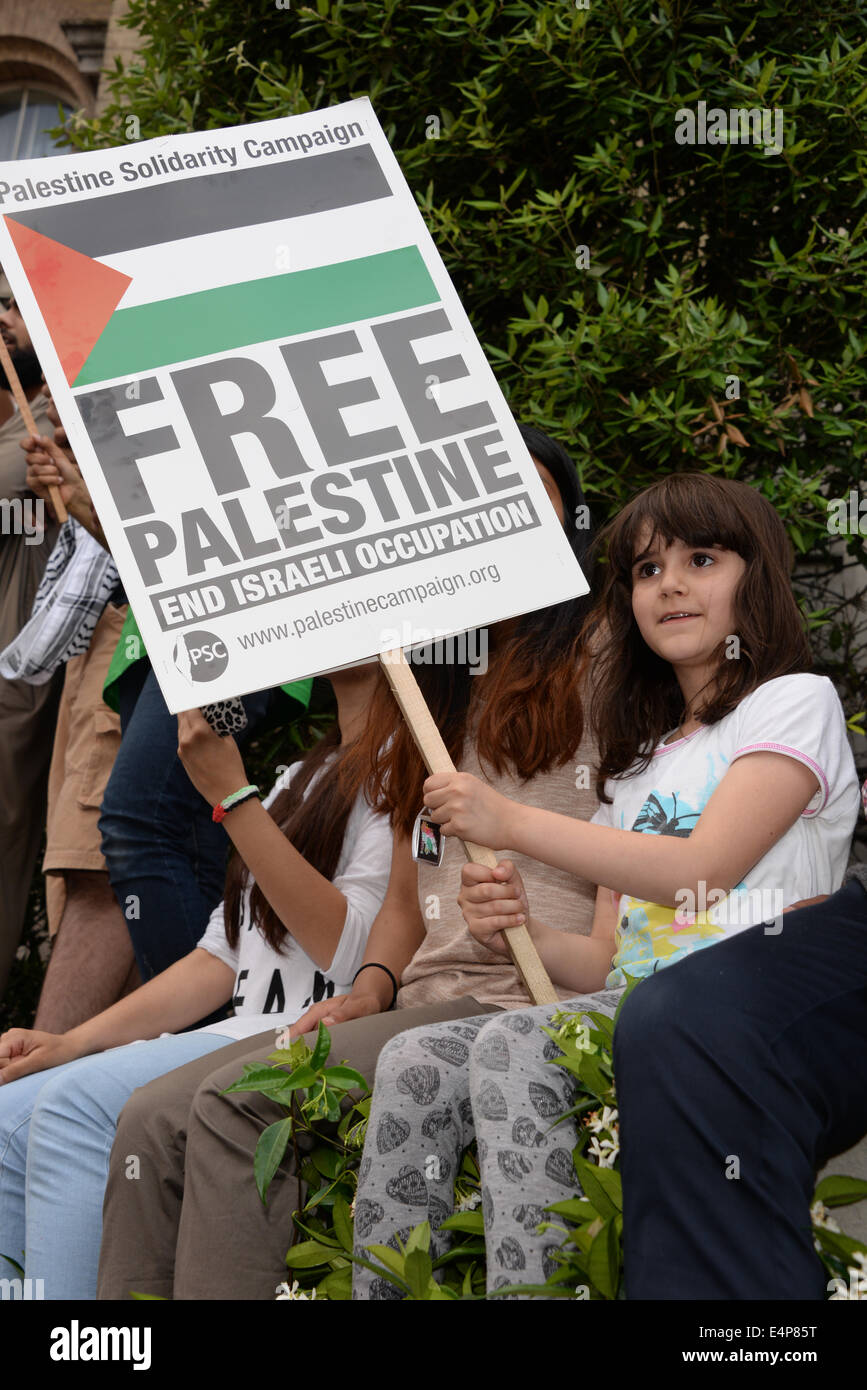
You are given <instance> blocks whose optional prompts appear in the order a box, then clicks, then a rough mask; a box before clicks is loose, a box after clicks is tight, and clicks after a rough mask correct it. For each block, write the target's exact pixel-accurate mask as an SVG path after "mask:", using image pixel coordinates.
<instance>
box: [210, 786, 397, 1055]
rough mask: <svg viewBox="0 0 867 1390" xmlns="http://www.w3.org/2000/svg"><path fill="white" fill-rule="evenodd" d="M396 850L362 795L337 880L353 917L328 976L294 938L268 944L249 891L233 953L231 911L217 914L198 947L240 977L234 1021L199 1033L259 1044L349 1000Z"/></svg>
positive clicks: (349, 918) (382, 820) (274, 790)
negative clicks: (336, 1000) (314, 1009)
mask: <svg viewBox="0 0 867 1390" xmlns="http://www.w3.org/2000/svg"><path fill="white" fill-rule="evenodd" d="M300 766H301V763H300V762H297V763H293V764H292V766H291V767H289V768H287V769H286V771H285V772H283V773H281V775H280V777H279V778H278V780H277V781H276V783H275V784H274V787H273V788H272V790H271V792H270V793H269V794H268V796H267V797H266V798H265V801H264V803H263V804H264V805H265V806H266V807H267V806H270V805H271V803H272V802H273V800H274V798H275V797H276V796H277V794H278V792H280V791H282V790H283V788H284V787H287V786H288V785H289V783H290V782H291V780H292V777H293V775H294V773H295V772H296V771H297V770H298V769H299V768H300ZM319 775H321V774H319ZM316 781H317V778H316V777H314V778H313V780H312V782H311V784H310V786H309V787H308V788H307V790H306V792H305V797H306V796H309V794H310V792H311V791H312V789H313V787H315V785H316ZM391 848H392V832H391V828H390V826H389V823H388V816H387V815H378V814H377V813H376V812H375V811H373V810H372V809H371V807H370V805H369V803H368V802H367V800H366V799H365V797H364V795H363V793H362V792H359V794H358V796H357V798H356V800H355V803H354V805H353V807H352V809H351V811H350V812H349V817H348V819H347V822H346V833H345V834H344V837H343V847H342V849H341V851H340V857H339V859H338V861H337V868H336V870H335V873H334V877H333V879H332V883H333V884H334V886H335V888H339V889H340V892H341V893H342V894H343V896H344V897H345V898H346V918H345V920H344V923H343V932H342V934H341V937H340V941H339V943H338V946H337V950H336V952H335V954H334V959H333V960H332V962H331V964H330V966H329V967H328V969H327V970H322V969H321V968H320V967H319V966H317V964H316V962H315V961H313V960H311V959H310V957H309V956H308V954H307V952H306V951H305V950H304V949H303V948H302V947H301V946H300V945H299V944H298V942H297V941H295V939H294V938H293V937H292V936H290V935H289V934H288V933H287V934H286V937H285V943H284V946H283V950H282V951H280V952H277V951H275V950H274V949H273V948H272V947H271V946H269V945H268V943H267V942H266V941H265V938H264V937H263V936H262V933H261V932H260V931H259V930H258V928H257V927H255V926H254V925H253V923H252V922H251V920H250V891H249V884H248V886H247V889H246V890H245V892H244V893H243V895H242V899H241V927H240V933H239V937H238V945H237V947H235V948H233V947H231V946H230V945H229V943H228V941H227V940H226V931H225V926H224V917H223V910H224V904H223V903H220V904H219V906H218V907H215V908H214V911H213V912H212V913H211V916H210V918H209V920H208V925H207V927H206V928H205V932H204V935H203V936H202V938H201V940H200V941H199V942H198V946H199V947H200V948H201V949H202V950H203V951H208V952H209V953H210V954H211V955H212V956H216V957H217V959H218V960H221V961H224V962H225V964H226V965H228V966H230V967H231V969H232V970H233V972H234V975H235V991H234V999H233V1003H234V1006H235V1017H234V1018H230V1019H226V1020H225V1021H224V1022H222V1023H211V1024H208V1025H206V1027H204V1028H201V1029H198V1030H197V1031H198V1032H202V1033H219V1034H222V1035H223V1036H224V1037H226V1038H247V1037H253V1036H254V1034H256V1033H263V1032H265V1030H266V1029H268V1028H272V1027H274V1028H276V1027H280V1026H284V1027H285V1026H287V1025H288V1024H290V1023H294V1022H295V1020H296V1019H297V1018H300V1017H301V1015H302V1014H303V1013H305V1012H306V1010H307V1009H308V1008H309V1007H310V1005H311V1004H313V1003H316V1002H318V1001H319V1000H320V999H326V998H331V996H332V995H334V994H348V992H349V990H350V989H351V987H352V977H353V975H354V974H355V972H356V970H357V969H358V967H359V966H360V965H361V962H362V958H363V956H364V952H365V949H366V947H367V938H368V935H369V933H370V928H371V927H372V925H373V920H374V918H375V917H376V914H377V913H378V912H379V909H380V907H381V906H382V900H383V898H384V897H385V890H386V887H387V886H388V876H389V871H390V868H391Z"/></svg>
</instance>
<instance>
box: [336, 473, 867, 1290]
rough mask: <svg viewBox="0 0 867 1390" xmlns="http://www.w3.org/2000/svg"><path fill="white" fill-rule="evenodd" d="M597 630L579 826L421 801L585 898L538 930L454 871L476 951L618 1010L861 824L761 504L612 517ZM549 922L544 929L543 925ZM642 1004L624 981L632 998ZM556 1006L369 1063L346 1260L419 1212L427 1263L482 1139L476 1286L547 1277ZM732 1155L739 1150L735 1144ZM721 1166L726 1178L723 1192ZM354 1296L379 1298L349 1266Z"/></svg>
mask: <svg viewBox="0 0 867 1390" xmlns="http://www.w3.org/2000/svg"><path fill="white" fill-rule="evenodd" d="M603 539H605V540H607V568H606V577H605V582H604V585H603V587H602V592H601V595H600V599H599V606H598V609H597V610H596V612H595V613H594V615H593V616H592V618H591V620H590V624H589V630H590V634H591V637H590V643H589V650H592V653H593V655H592V668H593V677H594V680H593V692H592V701H591V712H592V715H593V727H594V730H595V732H596V734H597V737H598V743H599V782H598V791H599V794H600V800H601V803H602V804H601V805H600V807H599V810H598V811H597V813H596V815H595V816H594V817H593V821H594V824H590V825H587V824H581V823H575V822H574V821H572V820H567V819H565V818H564V817H562V816H559V815H557V814H555V813H552V811H551V809H550V808H549V809H540V808H538V807H536V806H533V805H529V804H527V803H526V802H525V801H523V800H522V798H520V797H518V798H516V799H515V800H514V801H512V800H509V799H507V798H506V797H504V796H503V795H502V793H501V792H500V791H498V790H496V789H494V788H491V787H489V786H486V785H484V783H482V782H481V781H479V780H478V779H476V778H474V777H472V776H469V775H467V772H466V771H462V772H460V773H457V774H452V773H440V774H437V775H436V776H433V777H429V778H428V779H427V781H426V782H425V786H424V796H425V800H426V802H427V804H428V806H429V807H430V809H431V815H432V817H433V818H434V819H435V820H436V821H438V822H439V824H440V826H441V828H442V831H443V832H444V833H445V834H446V835H449V836H460V837H461V838H463V839H468V840H471V841H474V842H475V843H477V844H490V845H500V844H509V845H511V846H512V847H513V849H514V850H516V851H519V852H520V854H522V855H524V856H532V857H533V858H537V859H541V860H543V861H544V862H545V863H547V864H550V865H553V866H555V867H556V868H558V869H560V870H561V871H566V872H571V873H575V874H585V875H587V876H588V877H591V878H593V879H594V880H595V881H596V882H597V883H598V884H600V887H599V890H598V895H597V904H596V912H595V915H594V921H593V928H592V931H591V934H590V936H589V937H578V936H575V935H573V934H569V933H566V932H563V931H558V930H556V929H555V928H554V924H552V923H550V922H549V920H548V919H547V918H546V917H545V916H544V915H543V914H541V913H539V914H538V915H537V909H536V904H535V902H534V899H533V893H532V891H531V890H530V889H529V886H528V885H527V884H525V883H524V882H523V874H522V870H521V866H520V863H519V860H518V855H517V854H512V855H511V856H510V857H509V858H508V859H506V860H505V861H504V862H503V863H501V864H499V865H498V866H497V867H496V868H495V869H487V868H485V867H484V866H481V865H477V864H467V865H466V866H465V867H464V870H463V888H462V892H461V898H460V901H461V906H462V909H463V912H464V916H465V919H466V923H467V926H468V928H469V931H470V933H471V935H472V936H473V938H474V940H476V941H477V942H478V943H479V945H480V946H483V947H484V948H485V949H487V950H493V951H500V952H501V953H505V951H506V949H507V948H506V944H505V939H504V937H503V934H502V933H503V928H505V927H509V926H514V925H519V924H523V923H526V925H527V927H528V930H529V931H530V934H531V936H532V938H533V940H534V942H535V944H536V947H537V950H538V951H539V954H540V956H541V958H542V961H543V962H544V964H545V965H546V967H547V969H548V971H549V973H550V975H551V977H552V979H553V981H554V982H555V984H556V985H557V986H558V987H560V989H561V990H563V991H565V992H569V991H571V995H572V997H571V998H570V1000H569V1005H568V1009H569V1011H570V1012H574V1013H578V1014H580V1013H582V1012H584V1011H587V1010H594V1011H599V1012H602V1013H606V1014H608V1015H612V1014H613V1013H614V1012H615V1010H616V1007H617V1004H618V1003H619V1000H620V998H621V997H622V995H623V992H624V989H625V987H626V984H627V979H628V978H630V977H631V978H637V979H639V980H640V979H642V978H643V977H645V976H648V975H650V974H652V973H653V972H655V971H657V970H662V969H667V968H669V967H675V968H676V965H677V962H678V961H679V960H681V959H684V958H686V957H688V956H689V955H691V954H692V953H693V952H695V951H698V950H701V949H703V948H707V947H709V946H712V945H713V944H714V943H716V942H718V941H722V940H725V939H726V937H729V936H732V935H734V934H735V933H737V932H739V931H741V930H743V929H745V928H747V927H749V926H752V925H754V924H756V923H761V922H765V921H767V922H768V923H769V924H770V925H769V926H768V928H767V930H769V931H771V932H777V931H780V930H782V923H781V921H780V918H781V915H782V913H783V911H784V910H785V908H786V907H788V906H789V905H791V904H792V903H794V902H797V901H799V900H802V899H807V898H811V897H813V896H815V895H816V894H818V893H826V892H830V891H833V890H834V889H835V888H837V887H839V884H840V881H841V879H842V875H843V871H844V868H845V865H846V858H847V854H848V849H849V841H850V838H851V834H852V828H853V826H854V823H855V818H856V815H857V809H858V783H857V777H856V774H855V766H854V760H853V757H852V752H851V749H850V748H849V745H848V742H847V738H846V721H845V718H844V715H843V711H842V708H841V706H840V701H839V699H838V697H837V695H836V692H835V690H834V687H833V686H832V684H831V682H830V681H829V680H827V679H826V678H825V677H821V676H815V675H811V674H810V673H809V671H808V667H809V665H810V656H809V649H808V646H807V641H806V637H805V635H804V628H803V623H802V621H801V618H800V614H799V613H798V608H797V604H796V602H795V598H794V596H793V593H792V589H791V584H790V580H789V573H790V569H791V551H790V547H789V545H788V541H787V538H786V533H785V529H784V527H783V524H782V522H781V520H780V518H779V517H778V516H777V514H776V513H775V512H774V510H773V508H772V507H771V505H770V503H769V502H768V501H767V500H766V499H765V498H764V497H762V496H761V494H760V493H759V492H757V491H755V490H754V489H752V488H750V487H748V486H746V485H745V484H743V483H738V482H733V481H731V480H728V479H724V478H718V477H711V476H707V475H701V474H681V475H677V476H674V477H671V478H666V479H663V480H661V481H660V482H658V483H655V484H653V485H652V486H651V487H650V488H648V489H646V490H645V491H644V492H642V493H641V494H640V495H639V496H638V497H637V498H635V500H634V501H633V502H631V503H630V504H629V505H628V506H627V507H626V508H625V509H624V511H622V512H621V513H620V515H619V516H618V517H617V518H616V519H615V521H614V522H612V524H611V526H610V527H609V528H608V530H607V533H606V534H605V536H604V538H603ZM558 925H559V924H558ZM640 988H641V986H640V985H639V989H640ZM552 1017H553V1015H552V1010H551V1008H550V1007H549V1006H547V1005H546V1006H540V1007H537V1008H534V1009H529V1010H524V1011H515V1012H512V1013H510V1014H505V1015H501V1016H497V1017H495V1018H494V1019H490V1020H489V1019H485V1018H483V1017H478V1018H464V1019H462V1021H461V1023H460V1025H452V1024H448V1023H445V1024H440V1025H439V1026H437V1027H423V1028H417V1029H413V1030H412V1031H411V1032H407V1033H403V1034H402V1035H401V1036H400V1037H398V1038H395V1039H394V1040H393V1041H392V1042H390V1043H389V1044H388V1046H387V1047H386V1048H384V1049H383V1051H382V1053H381V1054H380V1058H379V1062H378V1065H377V1071H376V1084H375V1087H374V1097H373V1104H372V1107H371V1113H370V1123H369V1126H368V1131H367V1138H366V1142H365V1151H364V1159H363V1161H362V1167H361V1180H360V1183H359V1189H358V1197H357V1200H356V1226H355V1231H356V1246H357V1250H358V1253H363V1250H364V1247H365V1246H367V1245H369V1244H376V1245H383V1244H385V1243H386V1242H387V1241H389V1240H390V1239H393V1238H394V1236H395V1233H397V1235H398V1236H403V1235H405V1234H406V1232H407V1229H408V1228H411V1227H412V1226H413V1225H415V1224H416V1223H417V1222H418V1221H420V1220H422V1219H424V1218H425V1216H427V1218H428V1219H429V1220H430V1222H431V1226H432V1228H433V1230H434V1236H433V1244H432V1251H433V1253H435V1254H436V1255H440V1254H442V1253H444V1251H445V1249H446V1248H447V1244H448V1237H447V1235H446V1234H445V1233H444V1232H440V1231H439V1227H440V1226H441V1224H442V1221H443V1220H444V1219H445V1218H446V1217H447V1216H449V1215H450V1214H451V1210H452V1204H453V1179H454V1173H455V1165H456V1163H457V1161H458V1160H459V1158H460V1154H461V1152H462V1150H463V1149H464V1148H465V1147H466V1145H467V1144H468V1143H469V1142H470V1140H471V1139H473V1137H475V1138H476V1139H477V1141H478V1152H479V1163H480V1171H481V1177H482V1201H483V1210H484V1216H485V1241H486V1246H487V1255H488V1288H489V1290H490V1291H494V1290H496V1289H497V1288H499V1287H501V1286H503V1285H507V1284H540V1283H543V1282H544V1280H545V1278H546V1277H547V1275H548V1274H549V1273H551V1272H552V1270H554V1269H556V1262H555V1260H554V1252H555V1250H556V1246H557V1242H556V1241H555V1240H553V1239H552V1237H551V1235H550V1234H546V1232H545V1230H544V1229H540V1226H541V1225H542V1223H543V1222H544V1220H545V1210H546V1208H547V1207H548V1206H549V1205H550V1204H552V1203H554V1202H556V1201H557V1200H558V1199H559V1198H562V1197H563V1196H565V1195H566V1194H567V1193H568V1191H569V1190H570V1189H571V1190H574V1188H575V1187H576V1186H577V1182H576V1179H575V1174H574V1168H573V1164H572V1151H573V1148H574V1146H575V1144H576V1142H577V1132H576V1127H575V1120H574V1116H569V1118H568V1119H567V1120H564V1121H563V1123H559V1124H558V1123H556V1122H557V1121H559V1120H560V1119H561V1117H563V1116H564V1115H566V1114H567V1112H569V1111H570V1109H571V1106H572V1103H573V1090H572V1085H571V1080H570V1079H569V1078H568V1076H567V1075H566V1074H565V1073H563V1072H560V1071H558V1069H557V1068H556V1067H555V1066H552V1065H551V1062H552V1061H553V1060H555V1059H556V1057H557V1055H558V1049H557V1048H556V1046H552V1044H551V1043H550V1042H546V1039H545V1036H544V1034H543V1033H542V1031H541V1028H542V1026H543V1025H550V1023H551V1021H552ZM730 1142H731V1143H735V1142H736V1136H731V1139H730ZM722 1162H723V1160H722V1157H721V1158H720V1164H721V1168H720V1172H721V1174H722ZM353 1289H354V1296H356V1297H362V1298H390V1297H394V1296H395V1293H394V1289H393V1286H392V1285H391V1284H389V1283H388V1282H387V1281H386V1280H384V1279H381V1278H377V1277H376V1276H374V1275H372V1274H371V1273H370V1271H369V1270H367V1269H363V1268H356V1272H355V1279H354V1284H353Z"/></svg>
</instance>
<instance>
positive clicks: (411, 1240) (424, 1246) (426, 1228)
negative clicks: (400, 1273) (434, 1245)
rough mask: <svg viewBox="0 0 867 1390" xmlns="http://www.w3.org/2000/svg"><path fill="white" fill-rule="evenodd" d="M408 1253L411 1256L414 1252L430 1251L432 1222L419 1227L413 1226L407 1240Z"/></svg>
mask: <svg viewBox="0 0 867 1390" xmlns="http://www.w3.org/2000/svg"><path fill="white" fill-rule="evenodd" d="M405 1249H406V1253H407V1254H408V1255H409V1254H410V1253H411V1252H412V1251H413V1250H424V1251H425V1253H427V1251H429V1250H430V1222H429V1221H422V1222H420V1223H419V1225H418V1226H413V1228H412V1230H411V1231H410V1233H409V1235H408V1236H407V1238H406V1246H405Z"/></svg>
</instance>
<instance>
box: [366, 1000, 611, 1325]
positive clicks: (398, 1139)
mask: <svg viewBox="0 0 867 1390" xmlns="http://www.w3.org/2000/svg"><path fill="white" fill-rule="evenodd" d="M622 994H623V991H622V989H615V990H600V991H599V993H597V994H582V995H580V996H578V997H577V998H575V999H569V1000H566V1001H564V1002H563V1003H562V1004H559V1005H557V1006H556V1007H555V1006H552V1005H549V1004H545V1005H540V1006H538V1007H536V1008H532V1009H522V1010H520V1011H518V1010H507V1011H505V1012H503V1013H498V1014H493V1015H492V1014H483V1015H482V1016H480V1017H478V1018H462V1019H460V1020H459V1021H456V1022H454V1023H438V1024H433V1025H431V1026H429V1027H422V1028H411V1029H409V1030H408V1031H407V1032H406V1033H399V1034H398V1035H397V1036H396V1037H394V1038H392V1039H391V1040H390V1041H389V1042H388V1043H386V1045H385V1047H384V1048H383V1049H382V1052H381V1053H380V1056H379V1061H378V1063H377V1067H376V1080H375V1085H374V1090H373V1102H372V1105H371V1111H370V1122H369V1124H368V1128H367V1138H366V1140H365V1144H364V1154H363V1157H362V1161H361V1168H360V1171H359V1184H358V1194H357V1197H356V1202H355V1250H356V1253H357V1254H359V1255H364V1254H365V1247H366V1246H369V1245H389V1244H390V1245H392V1247H393V1248H396V1242H395V1237H396V1236H400V1238H401V1239H402V1240H405V1239H406V1236H407V1235H408V1234H409V1232H410V1230H411V1229H412V1227H413V1226H417V1225H418V1224H419V1223H420V1222H421V1221H424V1220H428V1221H429V1222H430V1225H431V1232H432V1239H431V1254H432V1255H434V1256H435V1257H436V1256H439V1255H442V1254H444V1253H445V1251H446V1250H448V1248H449V1245H450V1234H449V1232H447V1231H440V1230H439V1227H440V1225H441V1224H442V1222H443V1221H444V1220H445V1218H446V1217H447V1216H450V1215H451V1214H452V1210H453V1206H454V1187H453V1185H454V1179H455V1173H456V1171H457V1168H458V1166H459V1164H460V1160H461V1155H462V1154H463V1151H464V1149H466V1148H467V1146H468V1145H469V1144H470V1143H471V1142H472V1140H473V1139H474V1138H475V1139H476V1140H477V1147H478V1154H479V1167H480V1171H481V1179H482V1211H483V1214H484V1219H485V1243H486V1248H487V1265H488V1292H490V1291H491V1290H492V1289H497V1288H500V1287H502V1286H503V1285H505V1284H517V1283H521V1284H538V1283H544V1281H545V1280H546V1279H547V1277H548V1275H549V1274H550V1273H551V1271H552V1270H553V1268H554V1265H553V1263H552V1261H551V1252H552V1250H555V1249H557V1248H558V1246H559V1244H560V1242H559V1240H557V1239H556V1238H552V1235H551V1234H550V1233H548V1234H547V1235H539V1234H538V1233H537V1232H536V1227H537V1226H538V1224H539V1222H540V1221H543V1220H544V1219H545V1214H544V1210H543V1209H544V1207H546V1206H547V1205H549V1204H550V1203H551V1202H556V1201H559V1200H561V1199H562V1198H564V1197H566V1196H567V1195H569V1194H570V1193H575V1192H577V1191H579V1190H580V1189H579V1187H578V1182H577V1179H576V1177H575V1171H574V1168H573V1166H572V1149H573V1148H574V1147H575V1144H576V1142H577V1131H576V1127H575V1123H574V1121H573V1120H567V1121H565V1122H564V1123H563V1124H561V1125H558V1126H557V1128H556V1129H554V1130H552V1129H551V1126H552V1125H553V1124H554V1122H555V1121H556V1120H557V1119H558V1118H559V1117H560V1115H562V1113H563V1111H564V1110H567V1109H568V1108H569V1106H570V1105H571V1104H572V1103H573V1096H574V1091H573V1086H572V1082H571V1080H570V1078H569V1075H568V1073H566V1072H564V1071H561V1070H560V1068H559V1067H556V1066H552V1065H551V1064H550V1059H551V1058H553V1057H554V1056H556V1055H557V1053H558V1050H557V1048H556V1047H555V1045H554V1044H553V1043H552V1042H551V1041H550V1040H549V1039H548V1038H546V1037H545V1035H544V1033H542V1032H540V1029H541V1027H542V1026H543V1025H544V1024H547V1023H549V1022H550V1019H551V1016H552V1015H553V1014H554V1013H556V1012H557V1011H558V1010H560V1009H566V1010H568V1011H570V1012H576V1013H577V1012H579V1011H580V1010H582V1009H585V1010H593V1011H596V1012H598V1013H604V1014H607V1015H608V1016H609V1017H611V1016H612V1015H613V1014H614V1012H615V1010H616V1008H617V1005H618V1003H619V1001H620V998H621V996H622ZM352 1296H353V1298H358V1299H365V1298H372V1299H379V1298H399V1297H400V1296H401V1295H400V1293H399V1291H398V1290H397V1289H396V1288H395V1287H394V1285H392V1284H389V1283H388V1282H387V1280H384V1279H380V1278H378V1277H377V1276H376V1275H374V1274H372V1273H370V1272H369V1271H368V1270H366V1269H362V1268H361V1266H359V1265H356V1266H355V1268H354V1273H353V1284H352Z"/></svg>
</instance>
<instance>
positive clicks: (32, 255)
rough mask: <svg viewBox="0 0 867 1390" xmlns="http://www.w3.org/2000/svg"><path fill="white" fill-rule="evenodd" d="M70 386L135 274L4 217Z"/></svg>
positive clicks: (12, 218) (11, 218)
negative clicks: (128, 273)
mask: <svg viewBox="0 0 867 1390" xmlns="http://www.w3.org/2000/svg"><path fill="white" fill-rule="evenodd" d="M3 220H4V222H5V223H6V226H7V227H8V228H9V235H10V236H11V238H12V240H13V242H14V243H15V250H16V251H17V252H18V255H19V257H20V258H21V264H22V266H23V267H24V270H25V273H26V275H27V279H28V280H29V281H30V287H31V289H32V290H33V293H34V295H35V296H36V301H37V303H38V305H39V308H40V309H41V311H42V317H43V318H44V320H45V327H46V328H47V329H48V332H49V333H50V334H51V341H52V342H53V343H54V346H55V348H56V350H57V355H58V357H59V358H60V364H61V366H62V367H63V371H64V373H65V375H66V380H67V381H68V382H69V384H70V386H71V385H72V384H73V382H74V381H75V378H76V377H77V376H78V373H79V372H80V371H81V369H82V367H83V366H84V364H85V362H86V361H87V359H88V357H89V356H90V354H91V352H92V351H93V348H94V345H95V344H96V341H97V339H98V338H99V337H100V336H101V334H102V332H103V330H104V328H105V326H106V324H107V323H108V321H109V319H110V318H111V316H112V314H113V313H114V311H115V309H116V308H117V306H118V304H119V303H120V301H121V299H122V298H123V296H124V294H125V293H126V289H127V286H128V285H130V284H131V283H132V276H130V275H124V274H123V273H122V271H120V270H113V269H112V267H111V266H108V265H103V264H102V262H101V261H95V260H93V259H92V258H91V257H90V256H84V255H82V253H81V252H80V251H73V250H71V249H70V247H68V246H64V245H63V243H62V242H59V241H54V240H53V238H52V237H47V236H43V234H42V233H41V232H34V231H33V230H32V229H31V228H30V227H25V226H24V224H23V222H16V220H15V218H14V217H4V219H3Z"/></svg>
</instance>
